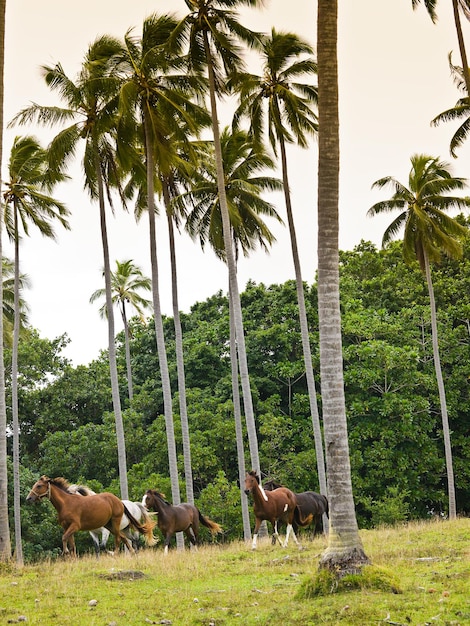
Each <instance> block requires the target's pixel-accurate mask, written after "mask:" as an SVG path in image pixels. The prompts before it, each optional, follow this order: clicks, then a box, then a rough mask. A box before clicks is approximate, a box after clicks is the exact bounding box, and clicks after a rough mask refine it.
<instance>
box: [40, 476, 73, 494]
mask: <svg viewBox="0 0 470 626" xmlns="http://www.w3.org/2000/svg"><path fill="white" fill-rule="evenodd" d="M43 478H44V480H47V481H48V482H49V483H50V484H51V485H55V486H56V487H59V489H62V491H67V489H68V488H69V487H70V484H69V483H68V481H67V480H65V478H62V476H59V477H58V478H47V476H43Z"/></svg>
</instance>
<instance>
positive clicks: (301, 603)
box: [0, 519, 470, 626]
mask: <svg viewBox="0 0 470 626" xmlns="http://www.w3.org/2000/svg"><path fill="white" fill-rule="evenodd" d="M361 537H362V540H363V544H364V549H365V551H366V554H367V555H368V556H369V558H370V559H371V561H372V566H373V568H376V569H377V570H378V571H382V570H384V571H386V572H387V573H389V574H391V575H392V577H394V579H395V581H396V582H397V587H398V589H396V591H398V592H395V593H394V592H392V591H389V590H387V591H382V590H380V589H378V588H373V587H367V586H363V587H362V588H359V589H355V590H354V591H342V592H336V593H329V594H327V595H323V596H317V597H315V598H312V599H308V600H305V599H302V598H301V593H300V592H301V590H302V588H303V586H304V583H305V581H308V580H311V579H312V577H313V576H315V575H316V572H317V568H318V560H319V557H320V555H321V553H322V551H323V549H324V548H325V545H326V544H325V539H324V538H322V537H320V538H316V539H314V540H312V539H309V538H308V537H306V536H303V538H302V542H303V549H302V550H299V549H297V548H296V547H295V546H294V545H292V546H291V547H288V548H286V549H283V548H281V547H280V546H278V545H277V546H271V544H270V541H269V540H264V541H263V542H260V543H259V545H258V549H257V550H256V551H252V550H251V546H250V545H246V544H244V543H234V544H227V545H220V546H219V545H210V546H202V547H200V548H199V549H198V551H190V550H185V551H176V550H172V551H170V553H169V554H168V555H167V556H166V557H165V556H164V555H163V552H162V548H161V545H160V546H157V547H156V548H152V549H144V550H141V551H140V552H139V553H138V555H137V556H134V557H132V556H127V555H126V554H121V555H119V556H114V557H113V556H109V555H106V556H101V557H100V559H96V558H95V557H94V556H83V557H81V558H79V559H76V560H70V559H68V560H59V561H56V562H43V563H41V564H36V565H30V566H25V567H23V568H21V569H17V568H16V567H15V566H14V565H10V564H3V565H0V624H8V623H9V624H12V623H22V622H25V623H26V624H42V625H44V626H49V625H56V624H57V625H58V624H61V625H62V624H63V625H67V626H95V625H96V626H137V625H144V624H168V625H169V624H173V625H175V626H179V625H190V624H191V625H201V626H202V625H205V626H222V625H232V624H236V625H239V626H250V625H253V624H263V625H269V626H281V625H282V626H286V625H291V624H292V625H299V626H307V625H308V626H310V625H312V626H313V625H320V624H340V625H344V626H346V625H352V624H354V625H361V626H362V625H364V626H365V625H367V626H368V625H384V624H392V625H395V626H396V625H403V626H407V625H408V624H412V625H414V626H425V625H428V624H429V625H431V624H436V625H437V626H439V625H446V626H450V625H452V626H463V625H464V624H468V625H470V519H459V520H457V521H455V522H447V521H433V522H427V523H418V524H409V525H405V526H400V527H396V528H385V529H379V530H370V531H361Z"/></svg>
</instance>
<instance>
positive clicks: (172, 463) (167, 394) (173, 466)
mask: <svg viewBox="0 0 470 626" xmlns="http://www.w3.org/2000/svg"><path fill="white" fill-rule="evenodd" d="M144 131H145V150H146V159H147V202H148V216H149V235H150V263H151V268H152V300H153V314H154V321H155V336H156V343H157V353H158V362H159V365H160V376H161V381H162V391H163V411H164V414H165V429H166V441H167V447H168V466H169V472H170V481H171V496H172V499H173V504H180V503H181V495H180V486H179V478H178V461H177V456H176V442H175V430H174V423H173V406H172V398H171V384H170V373H169V370H168V360H167V356H166V347H165V336H164V332H163V318H162V309H161V305H160V287H159V278H158V257H157V238H156V227H155V191H154V176H155V167H154V163H153V152H152V138H151V135H150V130H149V122H148V120H147V116H146V115H145V116H144ZM176 542H177V546H178V548H179V549H183V548H184V539H183V535H182V533H177V535H176Z"/></svg>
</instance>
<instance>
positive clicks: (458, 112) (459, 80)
mask: <svg viewBox="0 0 470 626" xmlns="http://www.w3.org/2000/svg"><path fill="white" fill-rule="evenodd" d="M449 66H450V70H451V72H452V74H453V76H454V80H455V82H456V84H457V87H458V88H459V89H463V90H465V81H464V77H463V72H462V68H460V67H456V66H455V65H453V63H452V60H451V55H450V54H449ZM454 120H463V121H462V123H461V124H460V126H459V127H458V128H457V130H456V131H455V133H454V134H453V136H452V138H451V140H450V153H451V155H452V156H453V157H454V158H457V153H456V150H457V148H460V147H461V146H462V144H463V143H464V142H465V140H466V139H467V137H468V133H469V131H470V100H469V98H468V96H464V97H463V98H460V99H459V100H458V101H457V103H456V105H455V106H453V107H452V108H450V109H448V110H447V111H443V112H442V113H439V115H436V117H435V118H434V119H432V120H431V126H439V124H440V123H441V122H453V121H454Z"/></svg>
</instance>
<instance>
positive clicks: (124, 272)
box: [90, 259, 152, 402]
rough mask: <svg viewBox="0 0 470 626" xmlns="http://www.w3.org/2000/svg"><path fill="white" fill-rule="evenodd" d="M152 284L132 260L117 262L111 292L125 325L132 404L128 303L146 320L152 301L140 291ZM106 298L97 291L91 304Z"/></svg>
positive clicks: (129, 388)
mask: <svg viewBox="0 0 470 626" xmlns="http://www.w3.org/2000/svg"><path fill="white" fill-rule="evenodd" d="M151 289H152V283H151V281H150V279H149V278H147V277H146V276H144V274H143V272H142V270H141V269H140V267H137V265H135V264H134V263H133V262H132V261H131V260H130V259H129V260H127V261H121V262H120V261H116V271H114V272H111V290H112V294H113V295H112V300H113V304H117V306H118V308H119V311H120V313H121V318H122V323H123V325H124V342H125V350H126V369H127V388H128V391H129V400H130V401H131V402H132V398H133V395H134V393H133V385H132V366H131V349H130V331H129V322H128V318H127V310H126V303H128V304H130V305H131V307H133V308H134V309H135V311H137V313H138V315H139V317H140V319H141V321H143V320H144V309H147V308H149V307H150V301H149V300H146V299H145V298H144V297H143V296H141V295H140V293H139V291H141V290H144V291H150V290H151ZM103 297H106V292H105V289H97V290H96V291H94V292H93V293H92V295H91V297H90V302H91V303H93V302H96V300H101V299H102V298H103ZM100 316H101V317H102V318H106V317H107V309H106V303H105V304H103V306H102V307H101V308H100Z"/></svg>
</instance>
